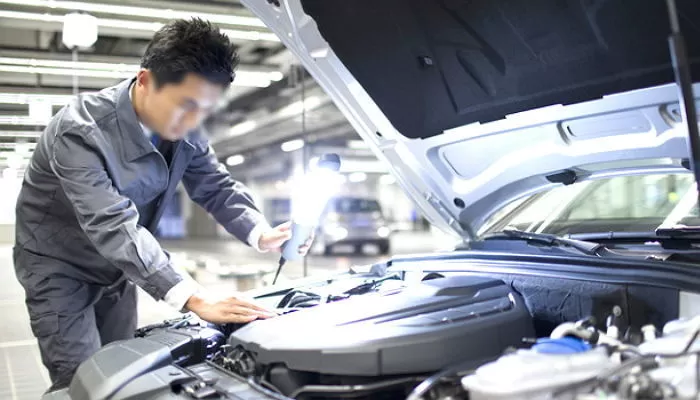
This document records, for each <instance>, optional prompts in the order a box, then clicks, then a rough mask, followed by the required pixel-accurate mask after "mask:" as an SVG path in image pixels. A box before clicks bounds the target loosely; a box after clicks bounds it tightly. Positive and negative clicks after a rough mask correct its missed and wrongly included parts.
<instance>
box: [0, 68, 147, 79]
mask: <svg viewBox="0 0 700 400" xmlns="http://www.w3.org/2000/svg"><path fill="white" fill-rule="evenodd" d="M0 71H2V72H17V73H20V74H42V75H62V76H73V75H78V76H85V77H90V78H112V79H126V78H129V77H132V76H134V74H133V73H130V72H119V71H98V70H91V69H62V68H46V67H25V66H19V65H0Z"/></svg>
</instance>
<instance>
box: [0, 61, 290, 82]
mask: <svg viewBox="0 0 700 400" xmlns="http://www.w3.org/2000/svg"><path fill="white" fill-rule="evenodd" d="M139 68H140V67H139V66H138V65H133V64H114V63H102V62H85V61H75V62H74V61H64V60H42V59H32V58H14V57H0V71H4V72H17V73H28V74H46V75H63V76H73V75H74V74H76V75H78V76H84V77H94V78H114V79H126V78H130V77H132V76H134V75H135V74H136V73H137V72H138V70H139ZM278 74H281V72H279V71H250V70H241V71H236V79H235V80H234V81H233V84H234V85H236V86H248V87H268V86H270V83H271V82H272V81H273V80H274V79H276V78H277V77H278Z"/></svg>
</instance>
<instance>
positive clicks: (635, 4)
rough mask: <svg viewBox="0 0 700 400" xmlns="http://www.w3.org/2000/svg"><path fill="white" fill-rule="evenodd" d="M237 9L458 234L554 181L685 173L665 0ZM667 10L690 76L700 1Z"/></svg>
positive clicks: (696, 65) (362, 0) (303, 2)
mask: <svg viewBox="0 0 700 400" xmlns="http://www.w3.org/2000/svg"><path fill="white" fill-rule="evenodd" d="M243 2H244V3H245V4H246V6H248V7H249V8H250V9H251V10H252V11H253V12H254V13H256V14H257V15H258V16H259V17H260V18H261V19H262V20H263V21H264V22H265V23H266V24H267V25H268V26H269V27H270V28H271V29H272V30H273V31H274V32H275V33H277V34H278V35H279V36H280V37H281V39H282V40H283V42H284V43H285V45H287V47H288V48H290V50H291V51H293V52H294V53H295V54H296V55H297V56H298V57H299V59H300V60H301V62H302V63H303V64H304V65H305V67H306V68H307V69H308V70H309V72H310V73H311V74H312V75H313V76H314V78H316V80H317V81H318V82H319V84H320V85H321V86H322V87H323V88H324V89H325V90H326V92H327V93H328V95H329V96H330V97H331V98H332V99H333V100H334V101H335V103H336V104H337V105H338V107H339V108H340V109H341V110H342V111H343V112H344V113H345V115H346V116H347V118H348V119H349V121H350V122H351V123H352V124H353V126H354V127H355V128H356V129H357V131H358V133H359V134H360V135H361V136H362V137H363V138H364V139H365V140H366V141H367V142H368V143H370V146H371V147H372V148H373V149H374V150H375V153H376V154H377V155H378V157H380V159H383V160H385V161H386V162H387V163H388V164H389V165H390V168H391V169H392V172H393V173H394V174H395V176H396V177H397V179H398V181H399V183H401V184H402V185H403V187H404V189H405V190H406V191H407V192H408V194H409V195H410V196H411V197H412V198H413V199H414V201H415V202H416V204H417V205H418V206H419V207H420V208H421V210H422V211H423V213H424V214H425V215H426V216H427V217H428V218H429V219H430V220H431V222H433V223H435V224H436V225H438V226H440V227H442V228H443V229H445V230H452V231H454V232H456V233H458V234H460V235H461V236H462V237H465V238H468V237H469V236H472V235H473V232H475V231H476V230H478V228H479V227H480V226H482V225H483V224H484V222H485V221H486V220H487V218H488V217H489V216H490V215H492V214H493V213H494V212H495V211H497V210H498V209H500V208H501V207H503V206H504V205H506V204H508V203H510V202H512V201H514V200H516V199H518V198H520V197H522V196H526V195H530V194H534V193H536V192H539V191H542V190H547V189H550V188H552V187H553V186H555V185H562V184H571V183H575V182H578V181H582V180H587V179H595V178H598V177H603V176H605V177H610V176H615V175H621V174H638V173H647V172H651V171H679V170H684V168H683V165H684V164H685V162H686V160H687V158H688V151H687V145H686V135H687V134H686V129H685V128H684V126H683V123H682V118H681V112H680V108H679V103H678V94H677V93H678V91H677V87H676V85H675V83H674V75H673V70H672V68H671V58H670V55H669V49H668V42H667V38H668V35H669V32H670V25H669V22H668V20H669V19H668V12H667V10H666V2H665V1H662V0H629V1H623V0H589V1H584V0H575V1H574V0H532V1H530V0H528V1H522V0H508V1H505V0H471V1H470V0H462V1H457V0H451V1H450V0H382V1H374V0H358V1H349V2H335V1H327V0H287V1H283V2H281V4H280V6H279V7H277V6H275V5H272V4H269V2H260V1H254V0H244V1H243ZM677 4H678V12H679V15H680V20H681V30H682V32H683V34H684V36H685V39H686V43H687V47H688V54H689V58H690V61H691V69H692V74H693V76H695V77H700V23H698V22H697V21H700V2H698V1H697V0H678V1H677ZM699 90H700V86H698V85H696V87H695V92H696V93H698V91H699ZM696 98H697V96H696Z"/></svg>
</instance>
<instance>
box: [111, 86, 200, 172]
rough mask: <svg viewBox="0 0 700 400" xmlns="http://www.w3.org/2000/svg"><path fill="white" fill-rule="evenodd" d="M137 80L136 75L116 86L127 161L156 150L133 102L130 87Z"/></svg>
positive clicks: (185, 141) (120, 125)
mask: <svg viewBox="0 0 700 400" xmlns="http://www.w3.org/2000/svg"><path fill="white" fill-rule="evenodd" d="M135 80H136V77H134V78H131V79H127V80H124V81H122V82H121V83H119V84H118V85H117V88H116V89H117V90H116V95H117V99H116V108H117V121H118V123H119V130H120V133H121V136H122V139H123V142H124V149H125V157H126V160H127V161H134V160H136V159H138V158H141V157H143V156H145V155H146V154H149V153H154V152H156V149H155V148H154V147H153V144H151V141H150V138H148V137H147V136H146V135H145V133H144V131H143V128H142V127H141V124H140V122H139V119H138V116H137V115H136V111H134V105H133V104H132V103H131V97H130V96H129V88H130V87H131V84H132V83H133V82H134V81H135ZM154 134H155V133H154ZM183 142H184V144H185V147H192V148H193V147H194V146H193V145H192V144H191V143H190V142H189V141H188V140H183ZM176 145H177V144H176Z"/></svg>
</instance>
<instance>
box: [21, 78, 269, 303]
mask: <svg viewBox="0 0 700 400" xmlns="http://www.w3.org/2000/svg"><path fill="white" fill-rule="evenodd" d="M132 81H133V79H130V80H126V81H124V82H122V83H120V84H118V85H116V86H114V87H110V88H107V89H104V90H102V91H100V92H99V93H90V94H82V95H80V96H79V97H78V98H77V99H76V100H74V101H72V102H71V103H70V104H69V105H67V106H65V107H63V108H62V109H61V110H60V111H59V112H58V113H57V114H56V115H55V116H54V118H53V119H52V120H51V122H50V123H49V124H48V126H47V127H46V129H45V131H44V133H43V134H42V135H41V137H40V139H39V142H38V144H37V147H36V149H35V151H34V154H33V155H32V158H31V161H30V163H29V165H28V167H27V171H26V174H25V177H24V182H23V184H22V189H21V191H20V194H19V198H18V201H17V210H16V216H17V224H16V239H15V251H16V252H17V251H23V252H25V253H26V254H29V255H30V256H31V257H29V259H30V260H31V261H29V262H25V263H22V265H19V266H17V265H16V268H19V269H22V271H18V273H24V274H26V273H36V274H41V275H44V276H50V275H51V274H59V275H63V276H68V277H73V278H75V279H80V280H83V281H87V282H91V283H95V284H98V285H110V284H113V283H114V282H116V281H117V280H119V279H121V278H122V277H123V275H126V276H127V277H128V278H129V279H131V280H132V281H133V282H134V283H136V284H137V285H139V286H140V287H141V288H143V289H144V290H145V291H146V292H148V293H149V294H150V295H151V296H153V297H154V298H156V299H162V298H163V297H164V296H165V294H166V293H167V292H168V290H170V288H172V287H173V286H174V285H175V284H177V283H178V282H180V281H181V280H182V277H181V276H180V275H179V274H178V273H177V272H176V271H175V270H174V269H173V267H172V266H171V264H170V260H169V256H168V255H167V253H165V252H164V251H163V250H162V249H161V247H160V245H159V243H158V242H157V241H156V239H155V238H154V237H153V235H152V232H154V231H155V229H156V227H157V224H158V221H159V219H160V217H161V215H162V213H163V209H164V205H165V204H167V200H168V199H169V198H170V197H172V196H173V194H174V193H175V190H176V187H177V185H178V183H179V182H180V181H182V182H183V184H184V187H185V189H186V191H187V193H188V195H189V196H190V198H191V199H192V200H193V201H195V202H196V203H197V204H199V205H200V206H202V207H203V208H204V209H206V210H207V211H208V212H209V213H211V214H212V215H213V216H214V218H215V219H216V220H217V221H218V222H219V223H220V224H221V225H223V226H224V227H225V228H226V230H227V231H228V232H230V233H231V234H232V235H234V236H235V237H237V238H238V239H239V240H241V241H243V242H245V241H246V240H247V238H248V234H249V233H250V232H251V230H252V229H253V228H254V227H255V226H256V225H257V224H259V223H264V222H265V219H264V217H263V216H262V214H261V213H260V212H259V210H258V209H257V208H256V206H255V204H254V202H253V199H252V197H251V196H250V194H249V193H248V191H247V189H246V188H245V187H244V186H243V185H242V184H240V183H239V182H236V181H234V180H233V179H232V178H231V177H230V175H229V174H228V172H227V171H226V169H225V168H224V167H223V166H222V165H221V164H220V163H219V162H218V161H217V159H216V156H215V155H214V153H213V151H212V149H211V147H210V145H209V142H208V140H207V138H206V137H205V135H204V134H203V132H201V131H194V132H191V133H190V134H189V135H188V138H187V139H186V140H182V141H180V142H176V143H174V146H175V147H174V149H173V159H172V161H171V164H170V168H169V167H168V165H167V164H166V161H165V159H164V158H163V156H162V155H161V154H160V153H159V152H158V151H157V150H156V149H155V147H154V146H153V145H152V144H151V142H150V140H149V139H148V138H147V137H146V136H145V135H144V133H143V130H142V129H141V127H140V125H139V122H138V119H137V117H136V113H135V112H134V108H133V106H132V104H131V101H130V99H129V87H130V84H131V82H132ZM144 214H147V215H144Z"/></svg>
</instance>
